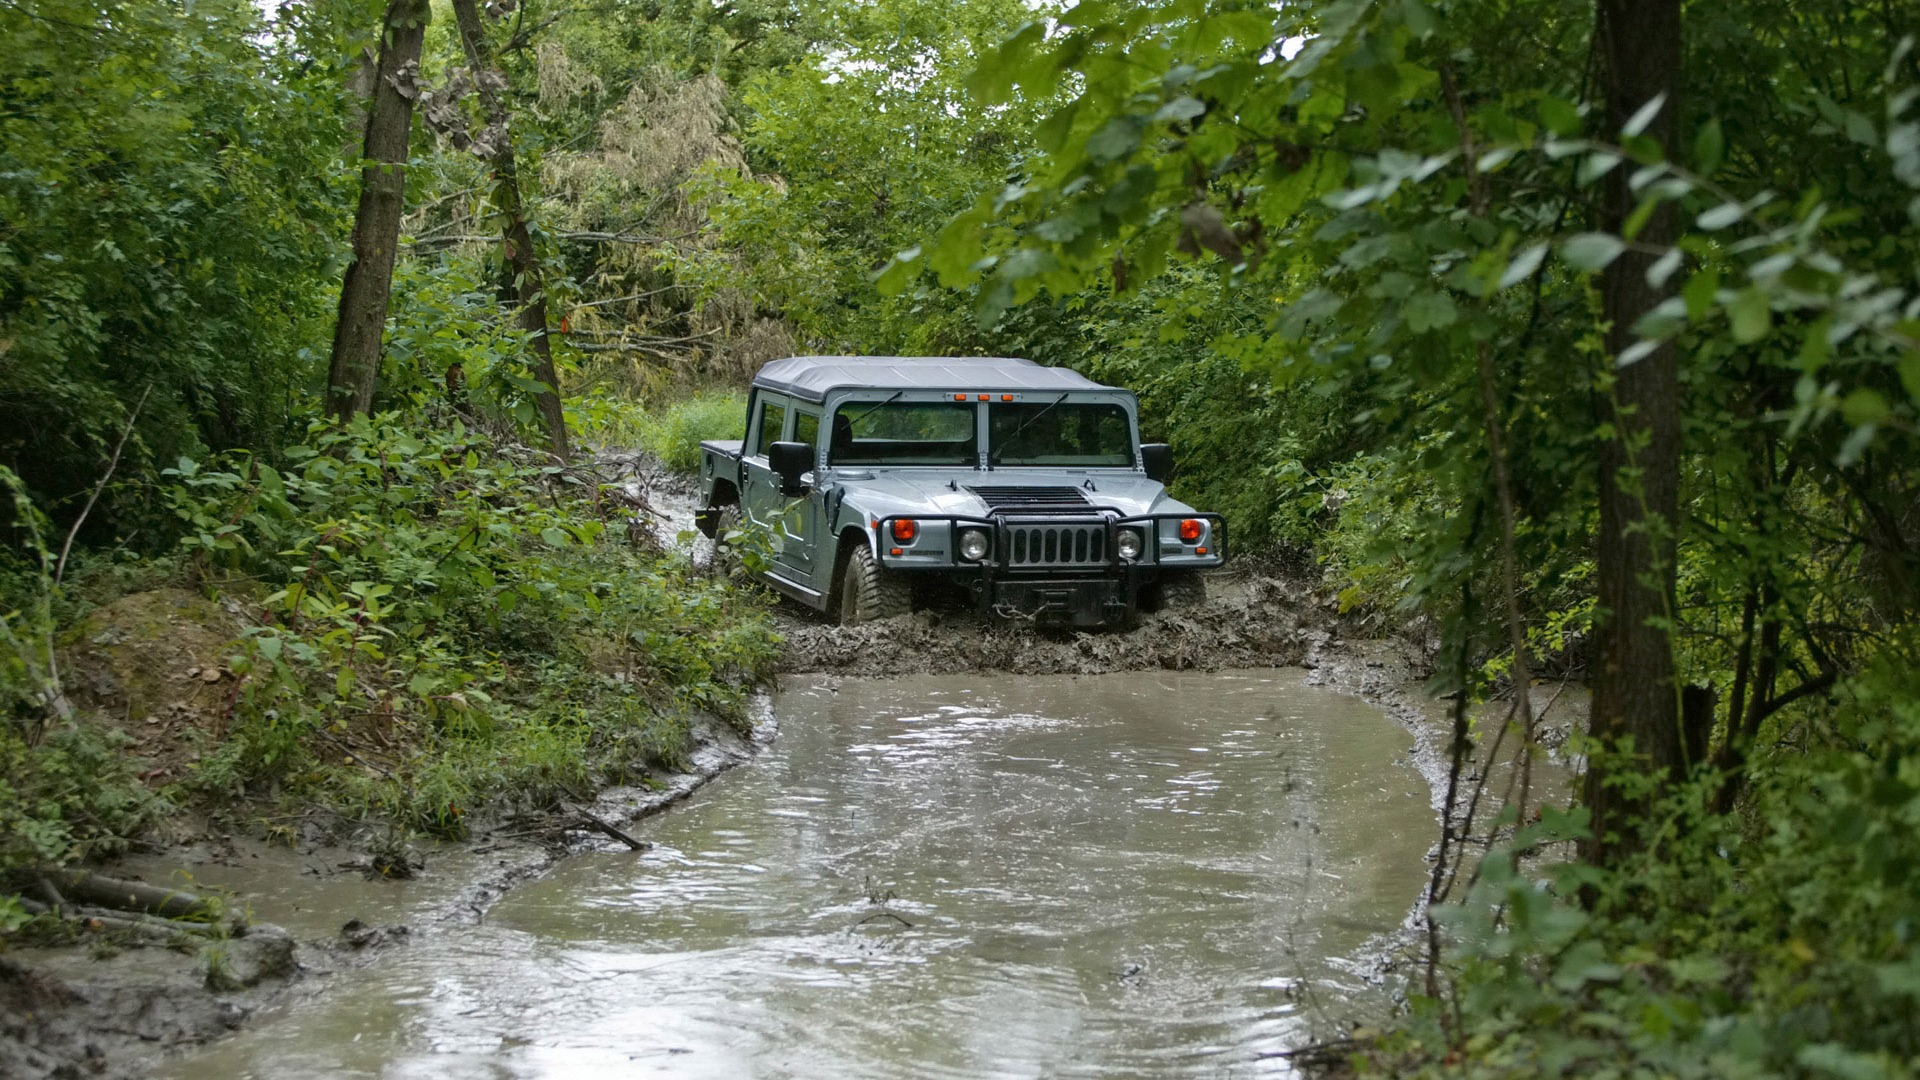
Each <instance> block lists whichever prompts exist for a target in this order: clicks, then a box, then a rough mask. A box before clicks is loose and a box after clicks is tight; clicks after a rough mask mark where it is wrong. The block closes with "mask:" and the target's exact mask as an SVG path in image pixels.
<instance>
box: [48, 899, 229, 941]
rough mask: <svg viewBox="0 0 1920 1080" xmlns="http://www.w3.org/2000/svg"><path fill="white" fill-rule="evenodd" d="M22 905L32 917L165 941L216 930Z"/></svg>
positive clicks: (114, 914)
mask: <svg viewBox="0 0 1920 1080" xmlns="http://www.w3.org/2000/svg"><path fill="white" fill-rule="evenodd" d="M19 903H20V906H21V908H22V909H24V910H25V911H26V912H27V913H28V914H30V915H52V916H54V917H56V918H59V919H64V920H66V921H68V922H75V923H79V924H81V925H83V926H90V925H91V926H97V927H98V928H99V929H102V930H120V931H125V932H130V933H137V934H145V935H148V936H152V937H157V938H160V939H162V940H171V939H172V938H173V937H175V936H176V935H179V934H191V935H194V936H196V937H212V936H214V931H215V929H216V928H215V927H213V926H212V925H210V924H208V923H203V922H176V921H174V920H172V919H168V918H165V917H163V916H160V915H144V914H140V913H138V912H126V911H108V910H106V909H105V908H92V907H76V906H74V905H72V904H66V905H63V906H62V907H58V908H56V907H54V906H53V905H52V904H43V903H41V902H39V901H38V900H27V899H24V898H23V899H21V900H20V902H19Z"/></svg>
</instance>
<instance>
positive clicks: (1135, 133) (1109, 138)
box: [1087, 116, 1140, 165]
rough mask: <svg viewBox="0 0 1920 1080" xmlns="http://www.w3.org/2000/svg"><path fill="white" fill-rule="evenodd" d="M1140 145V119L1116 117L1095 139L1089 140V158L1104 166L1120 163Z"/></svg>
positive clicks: (1094, 134)
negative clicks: (1111, 162)
mask: <svg viewBox="0 0 1920 1080" xmlns="http://www.w3.org/2000/svg"><path fill="white" fill-rule="evenodd" d="M1139 145H1140V118H1139V117H1137V116H1116V117H1114V118H1113V119H1111V120H1109V121H1107V122H1106V123H1105V124H1104V125H1102V126H1101V128H1100V130H1099V131H1096V132H1094V133H1093V137H1092V138H1089V139H1088V140H1087V157H1088V158H1090V159H1092V160H1093V161H1094V162H1095V163H1097V164H1101V165H1104V164H1106V163H1107V162H1110V161H1118V160H1120V159H1121V158H1123V157H1126V156H1127V155H1128V154H1131V153H1133V151H1134V148H1135V147H1137V146H1139Z"/></svg>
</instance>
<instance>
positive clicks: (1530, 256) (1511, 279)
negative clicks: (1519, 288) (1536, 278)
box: [1498, 244, 1547, 289]
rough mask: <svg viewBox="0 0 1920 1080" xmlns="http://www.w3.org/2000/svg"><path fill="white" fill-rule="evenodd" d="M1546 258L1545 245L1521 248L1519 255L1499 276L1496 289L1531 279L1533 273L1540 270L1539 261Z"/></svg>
mask: <svg viewBox="0 0 1920 1080" xmlns="http://www.w3.org/2000/svg"><path fill="white" fill-rule="evenodd" d="M1546 257H1547V245H1545V244H1534V245H1531V246H1530V247H1526V248H1522V249H1521V251H1520V254H1518V255H1515V256H1514V257H1513V261H1512V262H1510V263H1508V264H1507V269H1506V272H1505V273H1503V274H1501V275H1500V284H1499V286H1498V287H1499V288H1502V289H1505V288H1509V287H1511V286H1514V285H1518V284H1520V283H1521V282H1522V281H1525V280H1527V279H1528V278H1530V277H1532V276H1533V272H1534V271H1535V270H1538V269H1540V262H1541V260H1543V259H1545V258H1546Z"/></svg>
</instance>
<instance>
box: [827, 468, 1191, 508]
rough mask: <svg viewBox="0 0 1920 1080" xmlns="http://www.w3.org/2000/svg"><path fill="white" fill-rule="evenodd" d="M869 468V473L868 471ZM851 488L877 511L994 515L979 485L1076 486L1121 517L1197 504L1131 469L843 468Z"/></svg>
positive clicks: (848, 491)
mask: <svg viewBox="0 0 1920 1080" xmlns="http://www.w3.org/2000/svg"><path fill="white" fill-rule="evenodd" d="M863 474H864V475H863ZM832 482H833V483H835V484H837V485H839V486H840V487H841V488H842V489H843V490H844V492H845V499H846V504H847V505H849V506H856V507H858V508H860V509H861V510H862V511H864V512H866V513H868V514H870V515H873V516H875V517H883V516H886V515H889V514H925V515H929V516H933V515H953V516H956V517H976V518H985V517H991V516H992V515H993V513H994V508H993V507H992V506H991V505H990V504H989V500H988V499H986V498H983V497H982V496H981V495H980V494H978V493H976V491H975V489H994V488H1003V489H1005V488H1011V489H1019V488H1056V489H1057V488H1073V489H1076V490H1077V491H1079V493H1080V494H1081V495H1082V496H1084V497H1085V498H1086V500H1087V503H1088V504H1089V505H1088V506H1087V508H1086V510H1085V513H1087V514H1089V515H1091V514H1095V513H1097V512H1098V511H1099V510H1100V509H1102V508H1105V509H1110V510H1113V511H1116V512H1118V513H1119V515H1120V516H1121V517H1133V516H1136V515H1139V514H1178V513H1186V512H1189V511H1190V510H1191V509H1192V508H1191V507H1189V506H1187V504H1185V503H1183V502H1180V501H1179V500H1177V499H1174V498H1172V497H1171V496H1169V495H1168V494H1167V491H1166V488H1165V487H1163V486H1162V485H1161V484H1160V482H1159V481H1157V480H1150V479H1148V478H1147V476H1146V475H1145V474H1144V473H1137V472H1129V471H1125V470H1093V469H1078V470H1068V469H1061V470H1054V469H999V470H994V471H992V472H978V471H971V470H969V471H961V470H956V469H874V470H871V471H870V472H869V471H867V470H860V471H858V472H852V471H848V472H842V473H839V474H836V475H835V476H834V477H833V480H832Z"/></svg>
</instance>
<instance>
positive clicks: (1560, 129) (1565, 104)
mask: <svg viewBox="0 0 1920 1080" xmlns="http://www.w3.org/2000/svg"><path fill="white" fill-rule="evenodd" d="M1540 122H1541V123H1542V124H1544V125H1546V128H1547V130H1548V131H1551V132H1553V133H1554V134H1555V135H1559V136H1561V137H1562V138H1571V137H1572V136H1575V135H1578V134H1580V110H1579V109H1578V108H1576V107H1575V106H1574V104H1573V102H1571V101H1568V100H1566V99H1565V98H1559V97H1555V96H1553V95H1552V94H1542V95H1540Z"/></svg>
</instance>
